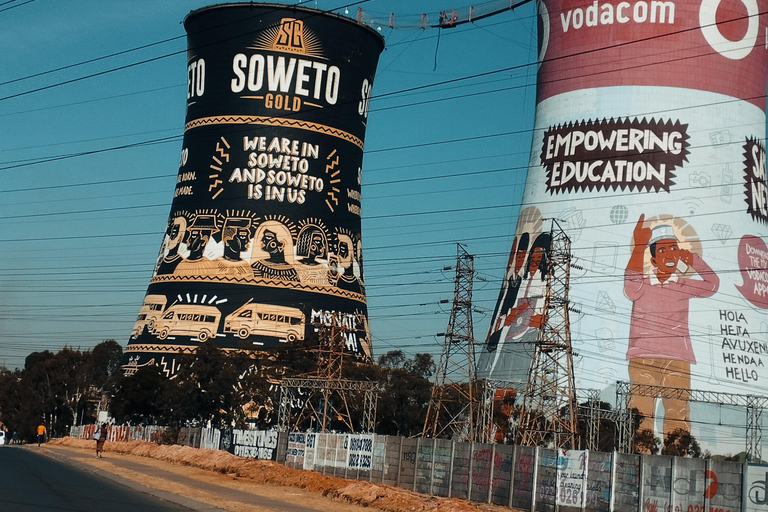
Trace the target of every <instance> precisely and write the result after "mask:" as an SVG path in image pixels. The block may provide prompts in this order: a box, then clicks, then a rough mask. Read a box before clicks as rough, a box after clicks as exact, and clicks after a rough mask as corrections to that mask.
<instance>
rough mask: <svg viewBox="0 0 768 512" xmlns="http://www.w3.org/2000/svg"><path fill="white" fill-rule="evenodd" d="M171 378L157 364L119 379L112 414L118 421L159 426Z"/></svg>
mask: <svg viewBox="0 0 768 512" xmlns="http://www.w3.org/2000/svg"><path fill="white" fill-rule="evenodd" d="M168 383H169V381H168V378H167V377H166V376H165V375H163V373H162V371H161V370H160V368H158V367H157V366H154V365H150V366H144V367H141V368H139V369H138V370H137V371H136V373H135V374H133V375H132V376H130V377H123V378H122V379H119V381H118V382H116V385H115V390H114V395H113V396H112V399H111V400H110V402H109V413H110V414H111V415H112V417H113V418H115V421H116V422H117V423H122V424H129V425H155V424H158V423H159V420H160V418H161V416H162V414H163V410H164V407H163V405H164V403H163V399H164V398H165V396H166V387H167V386H168V385H169V384H168Z"/></svg>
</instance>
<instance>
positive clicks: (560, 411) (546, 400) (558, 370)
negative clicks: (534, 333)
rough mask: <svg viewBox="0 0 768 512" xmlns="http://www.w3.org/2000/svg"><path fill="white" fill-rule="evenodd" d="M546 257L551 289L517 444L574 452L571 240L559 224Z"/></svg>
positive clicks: (543, 313)
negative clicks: (571, 450) (569, 317)
mask: <svg viewBox="0 0 768 512" xmlns="http://www.w3.org/2000/svg"><path fill="white" fill-rule="evenodd" d="M550 235H551V240H552V243H551V247H550V249H549V251H548V252H547V253H545V257H546V266H547V288H546V294H545V297H544V309H543V311H542V312H541V313H542V321H541V327H540V329H539V335H538V339H537V340H536V344H535V346H534V353H533V362H532V364H531V373H530V374H529V375H528V384H527V385H526V388H525V394H524V396H523V406H522V409H521V411H520V423H519V425H518V428H517V441H518V444H521V445H526V446H546V445H547V444H550V443H551V444H553V445H554V446H555V447H557V448H567V449H574V448H576V447H577V444H578V443H577V436H578V430H577V425H578V420H577V416H576V414H577V410H578V407H577V404H576V389H575V388H576V386H575V380H574V375H573V349H572V347H571V326H570V321H569V319H568V306H569V303H568V286H569V279H570V268H571V240H570V239H569V238H568V236H566V234H565V232H563V230H562V228H561V227H560V225H559V224H558V222H557V221H556V220H553V221H552V227H551V230H550Z"/></svg>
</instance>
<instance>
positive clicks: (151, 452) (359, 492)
mask: <svg viewBox="0 0 768 512" xmlns="http://www.w3.org/2000/svg"><path fill="white" fill-rule="evenodd" d="M50 445H52V446H62V447H67V448H74V449H78V450H87V451H88V452H91V453H93V452H94V448H95V443H94V442H93V441H89V440H85V439H75V438H71V437H65V438H62V439H54V440H51V442H50ZM110 452H111V453H118V454H124V455H133V456H139V457H146V458H151V459H155V460H158V461H164V462H167V463H170V465H168V467H166V469H168V470H169V471H174V469H173V467H174V466H176V467H177V468H178V469H179V470H181V469H183V468H184V467H189V468H198V469H202V470H205V471H207V472H212V473H213V474H218V475H222V476H226V477H227V478H228V479H229V480H230V482H231V480H232V479H233V478H235V479H237V480H239V481H242V482H243V484H245V483H247V482H252V483H258V484H268V485H269V486H281V487H294V488H298V489H303V490H305V491H309V492H311V493H313V494H315V495H317V496H323V497H325V498H327V499H330V500H333V501H336V502H342V503H348V504H351V505H357V506H362V507H373V508H376V509H379V510H384V511H387V512H406V511H407V512H421V511H424V512H427V511H429V512H478V511H482V512H501V511H505V512H509V511H510V510H514V509H509V508H506V507H500V506H496V505H490V504H485V503H475V502H467V501H464V500H460V499H457V498H440V497H436V496H424V495H421V494H417V493H414V492H410V491H406V490H404V489H400V488H397V487H392V486H388V485H383V484H378V483H372V482H364V481H358V480H345V479H343V478H339V477H333V476H326V475H321V474H320V473H317V472H315V471H305V470H301V469H292V468H289V467H287V466H283V465H282V464H278V463H277V462H274V461H267V460H254V459H247V458H243V457H237V456H235V455H232V454H231V453H228V452H224V451H219V450H201V449H197V448H190V447H188V446H179V445H158V444H155V443H150V442H146V441H130V442H107V444H106V456H107V458H108V457H109V453H110ZM99 460H106V459H95V458H94V462H97V461H99ZM105 469H109V468H105ZM185 476H188V477H189V476H190V475H189V474H188V472H187V473H185ZM168 490H170V491H173V489H168ZM261 494H264V493H261ZM266 494H270V493H269V492H267V493H266ZM278 494H279V493H278Z"/></svg>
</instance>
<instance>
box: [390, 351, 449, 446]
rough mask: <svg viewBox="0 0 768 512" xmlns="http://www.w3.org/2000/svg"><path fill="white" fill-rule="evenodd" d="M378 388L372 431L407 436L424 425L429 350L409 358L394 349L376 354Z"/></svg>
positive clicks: (431, 365)
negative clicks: (378, 370) (373, 429)
mask: <svg viewBox="0 0 768 512" xmlns="http://www.w3.org/2000/svg"><path fill="white" fill-rule="evenodd" d="M379 366H380V369H381V375H380V379H381V385H382V390H381V394H380V395H379V402H378V411H377V415H376V416H377V426H376V432H377V433H379V434H386V435H398V436H406V437H411V436H415V435H420V434H421V431H422V429H423V428H424V420H425V419H426V414H427V407H428V406H429V397H430V394H431V392H432V383H431V382H430V381H429V380H428V377H429V376H431V375H432V373H433V372H434V366H435V365H434V361H433V360H432V355H431V354H416V355H415V356H414V358H413V359H411V360H409V359H407V358H406V357H405V355H404V354H403V352H402V351H400V350H395V351H390V352H388V353H386V354H383V355H381V356H380V357H379Z"/></svg>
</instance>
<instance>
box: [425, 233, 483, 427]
mask: <svg viewBox="0 0 768 512" xmlns="http://www.w3.org/2000/svg"><path fill="white" fill-rule="evenodd" d="M456 253H457V254H456V276H455V278H454V292H453V307H452V308H451V317H450V319H449V321H448V329H447V330H446V332H445V333H440V334H438V336H441V335H442V336H444V342H443V349H442V351H441V353H440V362H439V363H438V365H437V370H436V372H435V382H434V385H433V386H432V394H431V396H430V399H429V407H428V409H427V417H426V420H425V421H424V429H423V431H422V435H423V436H424V437H440V436H441V435H443V434H446V435H450V437H451V438H452V439H454V440H468V441H477V440H479V434H480V433H479V432H478V430H479V428H478V427H479V425H480V422H479V421H478V418H476V416H477V415H478V413H479V409H478V395H479V394H480V391H479V390H476V389H474V388H475V386H476V385H477V379H476V377H475V336H474V332H473V327H472V282H473V279H474V274H475V268H474V256H472V255H471V254H469V253H468V252H467V251H466V249H464V246H462V245H461V244H457V247H456Z"/></svg>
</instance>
